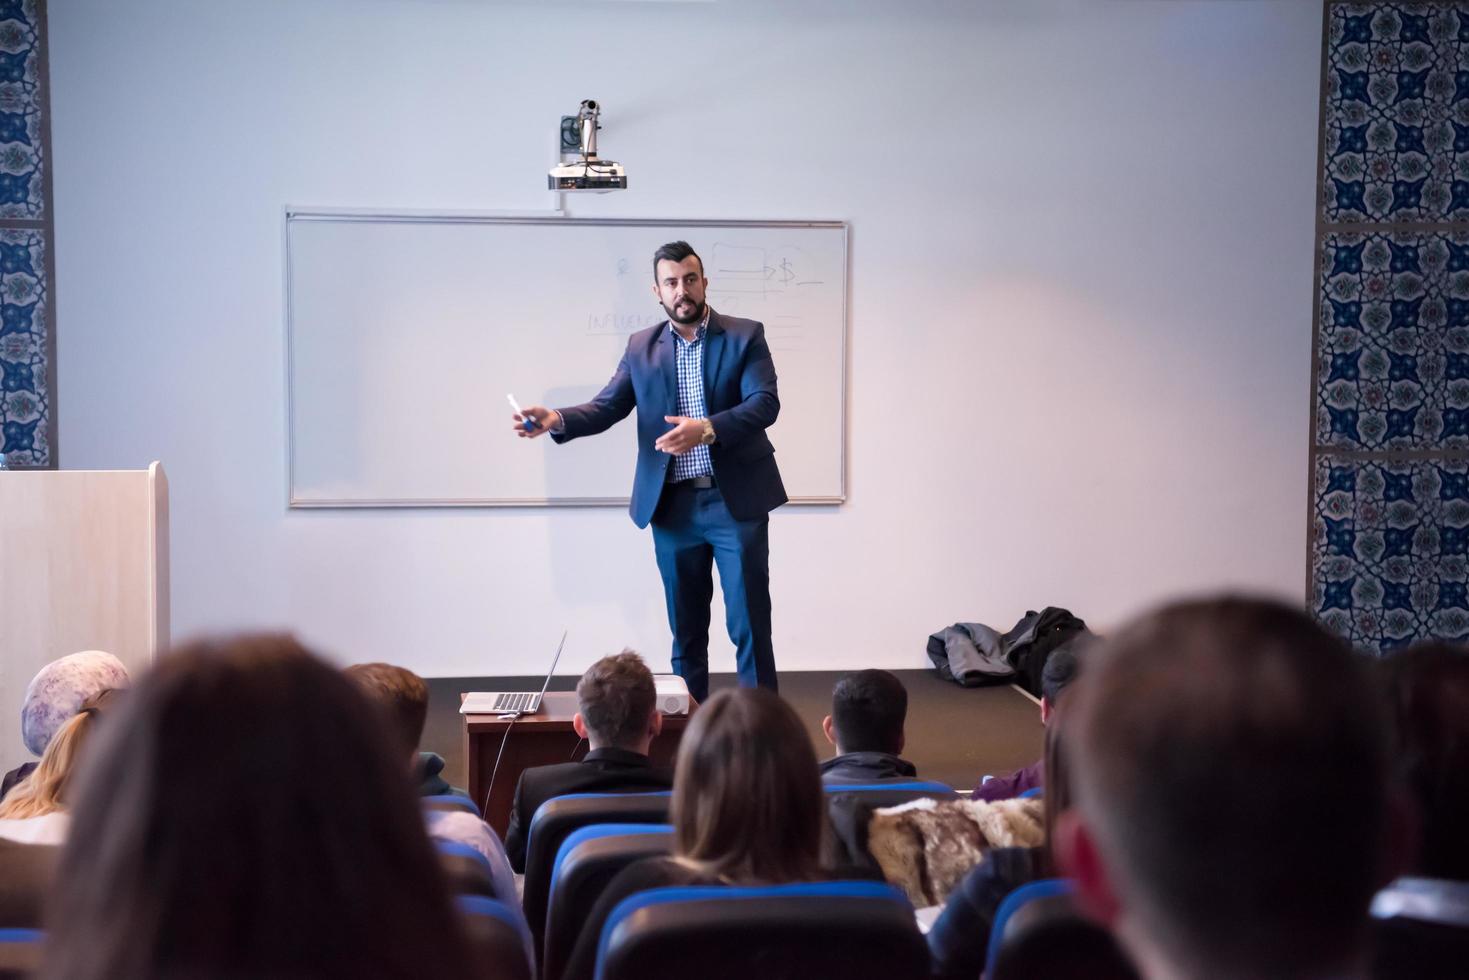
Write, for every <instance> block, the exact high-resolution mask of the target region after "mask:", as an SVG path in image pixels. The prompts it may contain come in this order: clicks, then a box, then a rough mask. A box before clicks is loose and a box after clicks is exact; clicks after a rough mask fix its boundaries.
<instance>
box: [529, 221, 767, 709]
mask: <svg viewBox="0 0 1469 980" xmlns="http://www.w3.org/2000/svg"><path fill="white" fill-rule="evenodd" d="M708 285H709V280H708V279H706V278H705V277H704V264H703V261H702V260H701V259H700V258H699V256H698V255H697V254H696V253H695V252H694V250H693V249H692V248H691V247H690V246H689V244H688V243H687V242H670V243H669V244H667V245H664V246H663V247H662V248H660V249H658V251H657V252H655V253H654V255H653V293H654V295H655V296H657V297H658V302H659V303H660V304H661V305H662V306H663V309H664V311H665V312H667V314H668V319H667V320H666V321H665V322H663V323H660V324H658V325H657V326H654V327H650V328H648V329H646V330H641V331H639V332H637V333H635V334H633V335H632V337H630V338H629V339H628V343H627V350H626V352H625V353H624V354H623V355H622V360H621V362H620V363H619V364H618V365H617V371H616V372H615V373H614V374H613V375H612V380H611V381H609V382H607V386H606V387H605V388H603V389H602V390H601V391H600V392H598V393H597V396H596V397H595V398H593V399H592V400H591V401H589V402H587V403H586V404H584V405H577V406H575V407H573V408H562V409H548V408H544V407H542V406H540V405H535V406H532V407H530V408H527V409H526V410H525V412H524V414H523V415H516V416H515V420H516V422H517V425H516V428H515V431H516V432H517V433H518V434H519V435H520V436H522V437H523V438H535V437H537V436H540V435H543V434H544V433H546V432H550V433H551V437H552V438H553V439H554V440H555V441H556V442H558V443H561V442H566V441H567V440H569V439H576V438H578V437H580V436H590V435H596V434H597V433H599V432H603V431H605V430H606V429H608V428H609V427H611V426H612V425H614V424H615V423H617V422H620V421H621V420H622V419H624V418H626V417H627V415H628V413H629V412H631V411H632V410H633V408H634V407H636V408H637V410H638V465H637V475H636V477H635V478H634V480H633V490H632V505H631V507H630V508H629V511H630V513H631V514H632V519H633V522H634V523H636V524H637V525H638V527H647V526H648V525H649V524H651V525H652V527H653V547H654V551H655V552H656V554H657V558H658V571H659V572H660V573H661V575H662V577H663V592H664V598H665V601H666V602H667V606H668V625H669V628H670V629H671V630H672V631H673V669H674V672H675V673H677V674H678V675H679V676H681V677H682V678H683V679H684V681H685V682H686V683H687V684H688V686H689V693H690V694H691V695H693V697H694V699H695V700H697V701H704V700H706V699H707V697H708V695H709V602H710V599H711V598H713V595H714V580H713V575H712V565H713V564H714V563H717V564H718V565H719V582H720V586H721V587H722V588H723V590H724V607H725V612H726V617H725V625H726V628H727V629H728V631H729V638H730V642H732V643H733V644H734V645H735V649H736V658H737V659H736V663H737V666H738V669H739V675H740V683H741V684H742V685H744V686H746V687H754V686H757V685H758V686H760V687H768V688H770V689H771V690H775V688H776V678H775V653H774V650H773V648H772V646H771V640H770V543H769V523H770V521H769V515H770V512H771V511H772V510H774V509H775V508H776V507H779V506H780V505H781V504H783V503H785V502H786V492H785V487H784V485H783V484H782V483H781V479H780V471H779V469H777V468H776V465H775V447H774V446H772V445H771V444H770V440H769V439H768V438H767V437H766V435H765V430H766V429H767V428H769V427H770V425H771V424H772V423H774V422H775V417H776V415H778V414H779V412H780V399H779V398H778V397H777V395H776V383H775V364H774V362H773V361H772V360H771V357H770V348H769V347H768V346H767V345H766V343H765V328H764V326H763V325H761V324H759V323H757V322H755V321H754V320H743V319H740V318H739V317H732V316H723V315H721V314H719V313H716V312H714V311H713V310H712V309H710V308H709V306H708V305H707V304H706V303H705V302H704V296H705V292H706V290H707V288H708ZM527 420H528V421H529V423H530V424H529V426H527V425H526V424H525V423H526V422H527Z"/></svg>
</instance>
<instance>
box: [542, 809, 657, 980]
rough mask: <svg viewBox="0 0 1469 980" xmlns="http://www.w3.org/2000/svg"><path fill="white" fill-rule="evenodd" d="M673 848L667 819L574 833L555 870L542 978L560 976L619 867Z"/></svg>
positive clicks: (607, 825) (564, 845)
mask: <svg viewBox="0 0 1469 980" xmlns="http://www.w3.org/2000/svg"><path fill="white" fill-rule="evenodd" d="M672 850H673V827H672V826H671V825H669V824H666V823H599V824H592V825H591V826H589V827H582V828H581V829H579V830H575V831H573V832H572V833H571V834H569V835H568V836H567V838H566V840H565V841H563V842H562V843H561V850H560V851H558V852H557V854H556V862H555V864H554V865H553V866H552V868H551V896H550V899H549V901H548V903H547V907H546V929H545V933H546V939H545V942H544V943H542V944H541V980H560V977H561V972H562V971H563V970H564V969H565V968H566V961H567V960H568V959H569V958H570V956H571V952H572V950H574V949H575V948H576V944H577V940H578V939H580V938H581V928H582V924H583V923H584V922H586V919H587V915H588V914H589V913H590V912H591V910H592V906H593V905H595V904H596V902H597V899H598V898H599V897H600V896H601V894H602V891H603V890H604V889H605V888H606V887H607V883H608V882H609V881H611V880H612V879H613V878H615V877H616V876H617V873H618V872H619V871H621V870H622V869H623V868H625V867H627V866H628V865H629V864H632V863H633V862H634V861H639V860H641V859H643V858H645V857H654V856H657V855H662V854H669V853H671V852H672Z"/></svg>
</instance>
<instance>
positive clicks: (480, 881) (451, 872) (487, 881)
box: [434, 840, 496, 898]
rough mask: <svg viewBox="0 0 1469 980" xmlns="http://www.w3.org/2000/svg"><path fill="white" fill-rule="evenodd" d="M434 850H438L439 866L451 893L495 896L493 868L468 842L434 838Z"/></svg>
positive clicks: (487, 859)
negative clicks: (447, 881)
mask: <svg viewBox="0 0 1469 980" xmlns="http://www.w3.org/2000/svg"><path fill="white" fill-rule="evenodd" d="M434 850H435V851H437V852H438V855H439V866H440V867H442V868H443V869H444V876H445V877H446V878H448V880H449V890H450V891H451V892H452V893H453V894H455V895H483V896H484V897H485V898H495V897H496V896H495V870H494V868H493V867H491V865H490V859H489V858H487V857H485V856H484V855H483V854H481V853H480V852H479V851H476V850H475V849H474V848H472V847H470V846H469V845H468V844H460V843H457V842H455V841H446V840H436V841H434Z"/></svg>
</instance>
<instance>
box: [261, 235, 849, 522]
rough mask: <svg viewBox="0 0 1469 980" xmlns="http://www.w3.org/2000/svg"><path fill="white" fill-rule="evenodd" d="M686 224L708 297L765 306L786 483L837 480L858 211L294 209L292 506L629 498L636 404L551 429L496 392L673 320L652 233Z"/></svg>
mask: <svg viewBox="0 0 1469 980" xmlns="http://www.w3.org/2000/svg"><path fill="white" fill-rule="evenodd" d="M677 239H683V240H686V241H688V242H689V243H690V244H691V245H693V247H694V249H695V251H697V252H698V253H699V254H700V256H701V257H702V258H703V260H704V264H705V272H706V274H707V276H708V278H709V291H708V297H707V298H708V302H709V305H710V306H712V307H713V308H714V309H715V310H717V311H719V312H721V313H728V314H732V315H734V316H741V317H748V318H750V319H754V320H759V321H761V322H762V323H764V324H765V332H766V339H767V340H768V342H769V344H770V349H771V354H772V356H773V357H774V360H775V368H776V373H777V375H778V378H779V391H780V401H781V411H780V417H779V419H778V420H777V421H776V423H775V424H774V425H773V426H771V428H770V430H769V435H770V439H771V441H772V442H773V443H774V445H775V448H776V459H777V461H778V463H779V466H780V471H781V476H782V478H783V479H784V481H785V485H786V491H787V493H788V494H789V495H790V497H791V499H792V501H793V502H795V503H822V504H831V503H839V502H841V501H842V500H844V499H845V498H846V485H845V474H846V464H845V456H846V453H845V447H846V363H847V350H846V337H847V315H846V297H847V226H846V224H845V223H843V222H785V221H770V222H755V221H655V220H632V219H600V218H565V217H554V216H544V217H534V216H494V215H441V214H440V215H411V214H362V213H353V212H340V211H325V210H310V211H308V210H304V209H288V210H287V212H286V217H285V251H286V361H287V363H286V374H287V379H286V380H287V383H286V392H287V406H286V417H287V430H288V431H287V457H288V458H287V473H288V481H289V500H290V506H292V507H456V506H459V507H479V506H526V505H566V506H588V505H611V504H626V503H627V501H628V495H629V494H630V492H631V490H632V479H633V467H634V462H635V460H636V455H637V434H636V426H635V423H634V417H635V413H634V415H630V416H629V417H628V418H627V419H625V420H624V421H623V422H620V423H619V424H617V425H616V426H614V427H613V428H612V429H610V430H609V431H607V432H605V433H603V434H601V435H599V436H593V437H588V438H582V439H576V440H573V441H571V442H569V443H567V444H565V445H561V446H558V445H555V444H554V443H553V442H552V441H551V440H550V439H549V438H541V439H535V440H529V439H519V438H516V437H515V434H514V432H513V431H512V425H513V423H512V420H511V418H510V408H509V405H508V403H507V402H506V400H505V395H506V394H507V393H513V394H514V395H515V396H516V398H517V399H518V400H519V402H520V403H521V404H522V405H533V404H539V405H546V406H549V407H553V408H554V407H557V406H567V405H576V404H580V403H581V402H584V401H586V400H588V399H589V398H591V397H592V396H593V395H594V394H595V393H596V392H598V391H599V390H601V388H602V386H603V385H605V384H606V383H607V379H608V378H610V377H611V376H612V373H613V371H614V370H615V369H616V367H617V363H618V360H619V359H620V358H621V356H622V353H623V350H624V349H625V348H626V346H627V338H628V336H629V335H630V334H632V333H634V332H635V331H637V330H641V329H643V328H644V327H648V326H652V325H653V324H656V323H659V322H661V321H662V320H663V319H665V315H664V312H663V310H662V308H661V307H660V306H659V305H658V303H657V300H656V299H655V297H654V295H653V291H652V283H653V259H652V256H653V252H654V251H655V250H656V249H657V248H658V246H660V245H662V244H664V243H665V242H669V241H674V240H677Z"/></svg>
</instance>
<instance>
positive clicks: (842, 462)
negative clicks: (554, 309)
mask: <svg viewBox="0 0 1469 980" xmlns="http://www.w3.org/2000/svg"><path fill="white" fill-rule="evenodd" d="M294 221H336V222H342V221H348V222H350V221H363V222H373V223H383V222H390V223H398V222H401V223H405V224H471V225H480V224H487V225H615V226H631V227H664V228H772V229H784V228H823V229H829V230H840V231H841V233H842V258H841V268H842V324H841V409H840V415H839V427H840V432H841V435H840V440H839V445H838V447H837V453H838V456H837V458H838V462H839V476H838V492H837V493H836V494H835V495H831V496H826V495H822V496H804V497H791V498H790V500H789V503H792V504H798V505H827V506H830V505H833V504H842V503H845V502H846V500H847V416H848V409H849V405H848V402H847V397H848V396H847V359H848V350H847V335H848V331H849V330H850V322H849V321H850V309H851V289H852V276H851V263H852V251H851V233H852V232H851V226H850V225H849V224H848V223H847V222H845V221H790V220H769V221H765V220H740V219H724V218H710V219H700V218H572V217H569V216H567V215H565V214H564V213H557V212H554V211H551V212H546V211H412V210H365V209H359V208H323V207H290V206H287V207H286V208H285V209H284V213H283V216H282V221H281V240H282V248H281V253H282V254H281V257H282V260H283V265H284V274H283V280H284V287H285V323H284V332H285V338H284V339H285V345H284V346H285V365H284V366H285V393H286V413H285V423H286V431H285V449H286V460H285V462H286V466H285V472H286V500H287V507H288V508H289V509H291V510H377V509H390V508H392V509H414V510H418V509H426V508H432V509H439V508H444V507H476V508H481V507H626V506H627V505H628V503H629V501H630V500H631V499H632V498H631V497H572V498H561V499H552V498H549V497H517V498H493V497H463V498H444V499H440V500H418V499H393V498H377V499H365V500H331V499H321V498H316V497H313V498H309V499H305V498H301V497H298V496H297V495H296V463H295V458H296V452H295V445H294V443H293V438H292V433H293V432H294V431H295V416H294V414H293V412H294V405H295V398H294V396H293V393H292V390H291V386H292V381H291V368H292V366H293V364H294V360H293V353H294V352H293V344H292V338H293V330H294V326H295V308H294V303H293V296H294V291H293V288H292V286H293V284H292V282H291V223H292V222H294Z"/></svg>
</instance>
